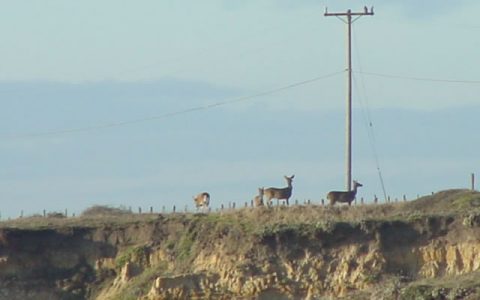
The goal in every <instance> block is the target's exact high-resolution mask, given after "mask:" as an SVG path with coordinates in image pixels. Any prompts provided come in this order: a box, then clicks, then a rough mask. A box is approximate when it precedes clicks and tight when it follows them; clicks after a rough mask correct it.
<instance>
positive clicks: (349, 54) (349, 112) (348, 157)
mask: <svg viewBox="0 0 480 300" xmlns="http://www.w3.org/2000/svg"><path fill="white" fill-rule="evenodd" d="M324 16H325V17H332V16H334V17H337V18H338V19H340V20H341V21H342V22H344V23H345V24H347V114H346V151H345V164H346V166H345V169H346V178H345V180H346V185H345V186H346V188H347V191H350V190H351V188H352V24H353V22H355V21H356V20H358V19H359V18H361V17H362V16H373V7H372V8H370V11H369V10H368V8H367V7H366V6H365V7H364V10H363V11H362V12H352V11H351V10H350V9H349V10H347V12H343V13H329V12H328V10H327V8H325V14H324ZM343 17H346V20H345V19H344V18H343ZM352 17H356V18H355V19H353V20H352Z"/></svg>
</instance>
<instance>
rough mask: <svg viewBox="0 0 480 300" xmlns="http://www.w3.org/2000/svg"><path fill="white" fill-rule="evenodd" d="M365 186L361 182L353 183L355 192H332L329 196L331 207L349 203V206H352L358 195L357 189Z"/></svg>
mask: <svg viewBox="0 0 480 300" xmlns="http://www.w3.org/2000/svg"><path fill="white" fill-rule="evenodd" d="M361 186H363V185H362V184H361V183H360V182H357V181H355V180H354V181H353V190H351V191H348V192H345V191H331V192H329V193H328V194H327V199H328V200H330V205H334V204H335V203H336V202H343V203H348V206H350V205H351V204H352V201H353V200H354V199H355V196H356V195H357V188H358V187H361Z"/></svg>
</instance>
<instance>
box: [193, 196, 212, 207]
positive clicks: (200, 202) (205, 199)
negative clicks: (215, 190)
mask: <svg viewBox="0 0 480 300" xmlns="http://www.w3.org/2000/svg"><path fill="white" fill-rule="evenodd" d="M193 201H194V202H195V206H196V207H197V210H198V209H199V208H208V206H209V205H210V194H209V193H207V192H203V193H200V194H198V195H196V196H193Z"/></svg>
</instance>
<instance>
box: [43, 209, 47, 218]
mask: <svg viewBox="0 0 480 300" xmlns="http://www.w3.org/2000/svg"><path fill="white" fill-rule="evenodd" d="M46 216H47V211H46V210H43V217H44V218H45V217H46Z"/></svg>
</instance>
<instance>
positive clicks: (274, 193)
mask: <svg viewBox="0 0 480 300" xmlns="http://www.w3.org/2000/svg"><path fill="white" fill-rule="evenodd" d="M284 177H285V179H286V180H287V187H286V188H283V189H280V188H274V187H271V188H268V189H265V191H264V195H265V197H266V198H267V203H268V205H269V206H271V205H272V199H277V204H278V202H279V201H280V200H282V199H285V200H286V202H287V205H288V199H289V198H290V196H292V180H293V177H295V175H292V176H291V177H288V176H284Z"/></svg>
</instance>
